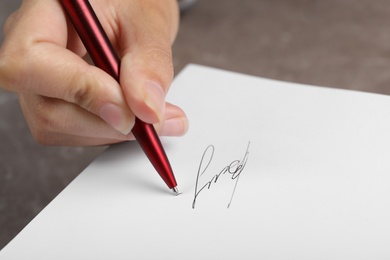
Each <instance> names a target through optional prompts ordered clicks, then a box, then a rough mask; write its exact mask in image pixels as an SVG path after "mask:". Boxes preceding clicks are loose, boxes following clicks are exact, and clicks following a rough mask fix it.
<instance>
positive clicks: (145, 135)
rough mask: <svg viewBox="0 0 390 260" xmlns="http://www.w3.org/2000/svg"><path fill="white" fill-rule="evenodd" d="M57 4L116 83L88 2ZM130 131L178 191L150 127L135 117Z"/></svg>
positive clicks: (114, 57)
mask: <svg viewBox="0 0 390 260" xmlns="http://www.w3.org/2000/svg"><path fill="white" fill-rule="evenodd" d="M61 3H62V6H63V7H64V9H65V11H66V13H67V14H68V16H69V19H70V20H71V22H72V23H73V26H74V27H75V29H76V31H77V33H78V35H79V36H80V39H81V41H82V42H83V44H84V46H85V48H86V49H87V51H88V53H89V55H90V56H91V59H92V61H93V62H94V64H95V65H96V66H97V67H99V68H100V69H102V70H104V71H105V72H107V73H108V74H110V75H111V76H112V77H113V78H115V79H116V80H117V81H118V82H119V68H120V59H119V57H118V54H117V53H116V52H115V50H114V48H113V46H112V44H111V42H110V40H109V39H108V36H107V34H106V33H105V32H104V30H103V27H102V25H101V24H100V22H99V20H98V18H97V16H96V14H95V12H94V11H93V9H92V6H91V4H90V3H89V1H88V0H61ZM132 133H133V135H134V137H135V139H136V140H137V142H138V143H139V144H140V146H141V148H142V150H143V151H144V152H145V154H146V156H147V157H148V158H149V160H150V162H151V163H152V165H153V166H154V168H155V169H156V171H157V172H158V173H159V174H160V176H161V178H162V179H163V180H164V182H165V183H166V184H167V186H168V188H170V189H172V190H173V192H175V194H179V191H178V189H177V183H176V179H175V176H174V174H173V171H172V168H171V165H170V163H169V161H168V158H167V155H166V153H165V151H164V148H163V147H162V144H161V141H160V139H159V137H158V135H157V133H156V130H155V129H154V126H153V125H151V124H147V123H145V122H143V121H141V120H139V119H138V118H136V119H135V125H134V127H133V129H132Z"/></svg>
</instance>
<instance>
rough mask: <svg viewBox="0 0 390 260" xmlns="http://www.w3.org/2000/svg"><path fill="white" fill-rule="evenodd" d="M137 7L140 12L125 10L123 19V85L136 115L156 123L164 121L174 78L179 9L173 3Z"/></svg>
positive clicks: (144, 4) (148, 3) (140, 2)
mask: <svg viewBox="0 0 390 260" xmlns="http://www.w3.org/2000/svg"><path fill="white" fill-rule="evenodd" d="M134 2H135V1H134ZM133 8H135V9H136V10H132V11H131V10H128V11H127V13H126V10H125V11H124V14H123V15H122V19H120V20H119V24H120V29H121V30H122V31H121V38H120V39H119V41H120V44H119V45H120V46H122V54H123V57H122V65H121V78H120V84H121V87H122V90H123V93H124V96H125V99H126V101H127V104H128V106H129V107H130V109H131V110H132V111H133V112H134V114H135V115H136V116H137V117H138V118H139V119H141V120H143V121H144V122H147V123H156V122H160V121H161V120H162V119H163V115H164V109H165V95H166V93H167V92H168V89H169V87H170V84H171V82H172V78H173V65H172V52H171V44H172V41H173V39H174V36H175V34H176V31H177V24H178V8H177V3H176V1H171V0H169V1H150V0H146V1H139V2H138V6H137V5H135V6H133ZM132 15H135V16H136V17H130V16H132ZM129 21H131V22H129Z"/></svg>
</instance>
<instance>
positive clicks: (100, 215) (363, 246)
mask: <svg viewBox="0 0 390 260" xmlns="http://www.w3.org/2000/svg"><path fill="white" fill-rule="evenodd" d="M168 100H169V101H170V102H172V103H175V104H178V105H179V106H181V107H182V108H183V109H184V110H185V111H186V113H187V115H188V117H189V119H190V130H189V132H188V134H187V135H186V136H184V137H180V138H163V139H162V141H163V143H164V147H165V149H166V152H167V154H168V157H169V158H170V161H171V164H172V167H173V169H174V171H175V175H176V179H177V181H178V183H179V189H180V191H181V192H182V194H181V195H179V196H174V195H172V193H171V192H170V191H169V190H168V189H167V187H166V186H165V184H164V183H163V181H162V180H161V179H160V177H159V176H158V174H157V173H156V172H155V170H154V169H153V168H152V166H151V165H150V163H149V161H148V160H147V158H146V157H145V155H144V154H143V153H142V151H141V150H140V149H139V147H138V144H137V143H134V142H133V143H127V144H122V145H116V146H113V147H111V148H109V149H108V150H107V151H106V152H105V153H104V154H103V155H102V156H101V157H99V158H98V159H97V160H95V161H94V162H93V163H92V164H91V165H90V166H89V167H88V168H87V169H86V170H85V171H83V172H82V173H81V174H80V175H79V176H78V177H77V178H76V179H75V180H74V181H73V182H72V183H71V184H70V185H69V186H68V187H67V188H66V189H65V190H64V191H63V192H62V193H61V194H60V195H59V196H58V197H57V198H56V199H55V200H54V201H52V202H51V203H50V204H49V206H47V207H46V208H45V209H44V210H43V211H42V212H41V213H40V214H39V215H38V216H37V217H36V218H35V219H34V220H33V221H32V222H31V223H30V224H29V225H28V226H27V227H26V228H25V229H24V230H23V231H22V232H21V233H20V234H19V235H18V236H17V237H16V238H15V239H14V240H13V241H12V242H11V243H10V244H9V245H7V246H6V247H5V248H4V249H3V250H2V251H1V252H0V259H4V260H7V259H180V260H183V259H389V258H390V221H389V220H390V97H388V96H383V95H376V94H368V93H359V92H354V91H346V90H336V89H328V88H320V87H313V86H305V85H300V84H294V83H286V82H279V81H274V80H267V79H261V78H256V77H252V76H246V75H241V74H237V73H231V72H226V71H221V70H217V69H211V68H206V67H202V66H197V65H190V66H188V67H187V68H186V69H185V70H184V71H183V72H182V73H180V75H179V76H178V77H177V78H176V79H175V81H174V84H173V86H172V88H171V91H170V94H169V96H168ZM210 145H211V146H210ZM207 147H209V148H208V149H207ZM212 147H213V148H212ZM206 149H207V150H206ZM212 149H214V154H213V157H212V159H211V153H212ZM203 154H204V157H203V161H202V162H201V159H202V155H203ZM208 162H210V164H209V166H208V167H206V166H207V164H208ZM229 166H230V167H229ZM226 167H227V168H226ZM226 171H228V172H227V173H225V174H220V173H221V172H226ZM229 171H230V172H231V173H229ZM203 172H204V174H203V175H201V176H200V177H199V181H198V190H197V191H198V192H199V189H200V188H201V187H203V186H205V185H207V183H208V182H209V181H213V182H210V187H209V189H208V186H206V188H204V189H203V190H202V191H201V192H199V193H198V195H197V196H195V194H196V193H197V191H196V190H195V186H196V183H197V182H196V180H197V176H198V175H200V174H201V173H203ZM219 174H220V175H219ZM215 175H219V177H218V179H217V181H216V182H214V181H215ZM195 197H196V199H195ZM194 199H195V203H194ZM229 205H230V206H229ZM193 206H194V208H193Z"/></svg>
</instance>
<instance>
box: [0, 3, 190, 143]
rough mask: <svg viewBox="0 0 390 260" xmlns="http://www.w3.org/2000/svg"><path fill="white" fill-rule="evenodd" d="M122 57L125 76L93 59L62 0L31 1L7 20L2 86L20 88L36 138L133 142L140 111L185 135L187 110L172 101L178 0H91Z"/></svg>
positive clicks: (166, 131) (165, 129)
mask: <svg viewBox="0 0 390 260" xmlns="http://www.w3.org/2000/svg"><path fill="white" fill-rule="evenodd" d="M90 2H91V5H92V6H93V8H94V10H95V12H96V14H97V16H98V17H99V20H100V22H101V23H102V26H103V28H104V30H105V31H106V33H107V34H108V36H109V38H110V40H111V42H112V43H113V45H114V46H115V48H116V50H117V52H118V54H119V56H120V57H121V59H122V61H121V78H120V84H118V83H117V82H116V81H115V80H114V79H113V78H112V77H110V76H109V75H108V74H106V73H105V72H103V71H102V70H100V69H98V68H97V67H95V66H93V65H90V64H89V63H88V62H87V61H86V59H83V57H85V56H86V50H85V48H84V46H83V45H82V43H81V41H80V39H79V37H78V35H77V33H76V32H75V30H74V28H73V26H72V24H71V23H70V22H69V21H68V20H67V17H66V15H65V13H64V10H63V9H62V7H61V4H60V2H59V1H53V0H24V1H23V3H22V5H21V7H20V9H19V10H18V11H16V12H15V13H14V14H12V15H11V16H10V17H9V18H8V20H7V22H6V24H5V26H4V33H5V40H4V42H3V45H2V46H1V48H0V86H2V87H3V88H5V89H6V90H9V91H13V92H16V93H18V96H19V101H20V104H21V107H22V110H23V113H24V115H25V118H26V120H27V123H28V124H29V127H30V130H31V132H32V134H33V136H34V138H35V139H36V140H37V141H38V142H40V143H43V144H49V145H82V146H86V145H102V144H110V143H116V142H121V141H125V140H130V139H132V138H133V136H132V134H131V132H130V131H131V129H132V127H133V125H134V119H135V116H136V117H138V118H139V119H141V120H142V121H144V122H147V123H151V124H155V126H156V129H157V131H158V132H159V134H161V135H182V134H184V133H185V132H186V129H187V126H188V124H187V118H186V116H185V114H184V112H183V111H182V110H181V109H180V108H178V107H177V106H174V105H172V104H169V103H166V102H165V95H166V93H167V91H168V89H169V87H170V84H171V82H172V78H173V66H172V53H171V44H172V42H173V41H174V38H175V36H176V33H177V29H178V23H179V18H178V7H177V2H176V0H160V1H155V0H126V1H123V0H110V1H108V0H91V1H90Z"/></svg>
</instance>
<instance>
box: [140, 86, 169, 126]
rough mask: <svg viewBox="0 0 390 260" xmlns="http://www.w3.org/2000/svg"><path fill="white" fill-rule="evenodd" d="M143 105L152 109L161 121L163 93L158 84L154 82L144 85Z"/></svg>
mask: <svg viewBox="0 0 390 260" xmlns="http://www.w3.org/2000/svg"><path fill="white" fill-rule="evenodd" d="M145 91H146V97H145V103H146V105H147V106H148V107H149V108H150V109H152V110H153V111H154V112H155V113H156V115H157V117H158V119H159V120H160V121H161V119H162V117H163V114H164V110H165V92H164V90H163V88H162V87H161V85H160V84H158V83H157V82H155V81H150V80H149V81H147V82H146V83H145Z"/></svg>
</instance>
